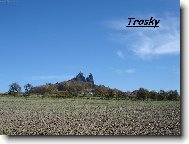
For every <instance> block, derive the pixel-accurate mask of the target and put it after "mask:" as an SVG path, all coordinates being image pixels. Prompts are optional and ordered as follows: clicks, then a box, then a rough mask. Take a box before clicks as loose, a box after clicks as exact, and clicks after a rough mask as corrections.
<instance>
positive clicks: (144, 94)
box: [137, 88, 149, 100]
mask: <svg viewBox="0 0 189 144" xmlns="http://www.w3.org/2000/svg"><path fill="white" fill-rule="evenodd" d="M148 97H149V91H148V90H147V89H144V88H140V89H139V90H138V91H137V98H138V99H142V100H145V99H147V98H148Z"/></svg>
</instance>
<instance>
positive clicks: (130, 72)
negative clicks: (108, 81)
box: [115, 69, 136, 74]
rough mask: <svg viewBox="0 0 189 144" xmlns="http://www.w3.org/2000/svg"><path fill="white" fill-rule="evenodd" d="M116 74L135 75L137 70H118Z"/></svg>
mask: <svg viewBox="0 0 189 144" xmlns="http://www.w3.org/2000/svg"><path fill="white" fill-rule="evenodd" d="M115 72H116V73H117V74H133V73H136V70H135V69H125V70H122V69H116V70H115Z"/></svg>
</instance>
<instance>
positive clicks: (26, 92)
mask: <svg viewBox="0 0 189 144" xmlns="http://www.w3.org/2000/svg"><path fill="white" fill-rule="evenodd" d="M32 88H33V86H32V85H31V84H30V83H28V84H26V85H25V86H24V89H25V94H26V95H29V94H30V92H31V89H32Z"/></svg>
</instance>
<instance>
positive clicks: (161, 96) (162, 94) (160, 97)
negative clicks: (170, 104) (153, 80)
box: [157, 90, 167, 100]
mask: <svg viewBox="0 0 189 144" xmlns="http://www.w3.org/2000/svg"><path fill="white" fill-rule="evenodd" d="M166 96H167V94H166V92H165V91H164V90H160V91H159V93H158V97H157V100H166Z"/></svg>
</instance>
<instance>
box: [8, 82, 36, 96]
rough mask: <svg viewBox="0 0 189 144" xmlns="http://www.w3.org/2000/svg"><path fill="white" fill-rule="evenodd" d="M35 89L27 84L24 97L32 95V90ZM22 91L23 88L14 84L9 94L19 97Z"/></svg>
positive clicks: (10, 86)
mask: <svg viewBox="0 0 189 144" xmlns="http://www.w3.org/2000/svg"><path fill="white" fill-rule="evenodd" d="M32 88H33V86H32V85H31V84H29V83H27V84H26V85H24V89H25V92H24V95H25V96H26V95H29V94H30V93H31V89H32ZM21 91H22V89H21V86H20V85H19V84H18V83H12V84H11V85H9V91H8V94H10V95H14V96H15V95H17V94H20V93H21Z"/></svg>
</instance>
